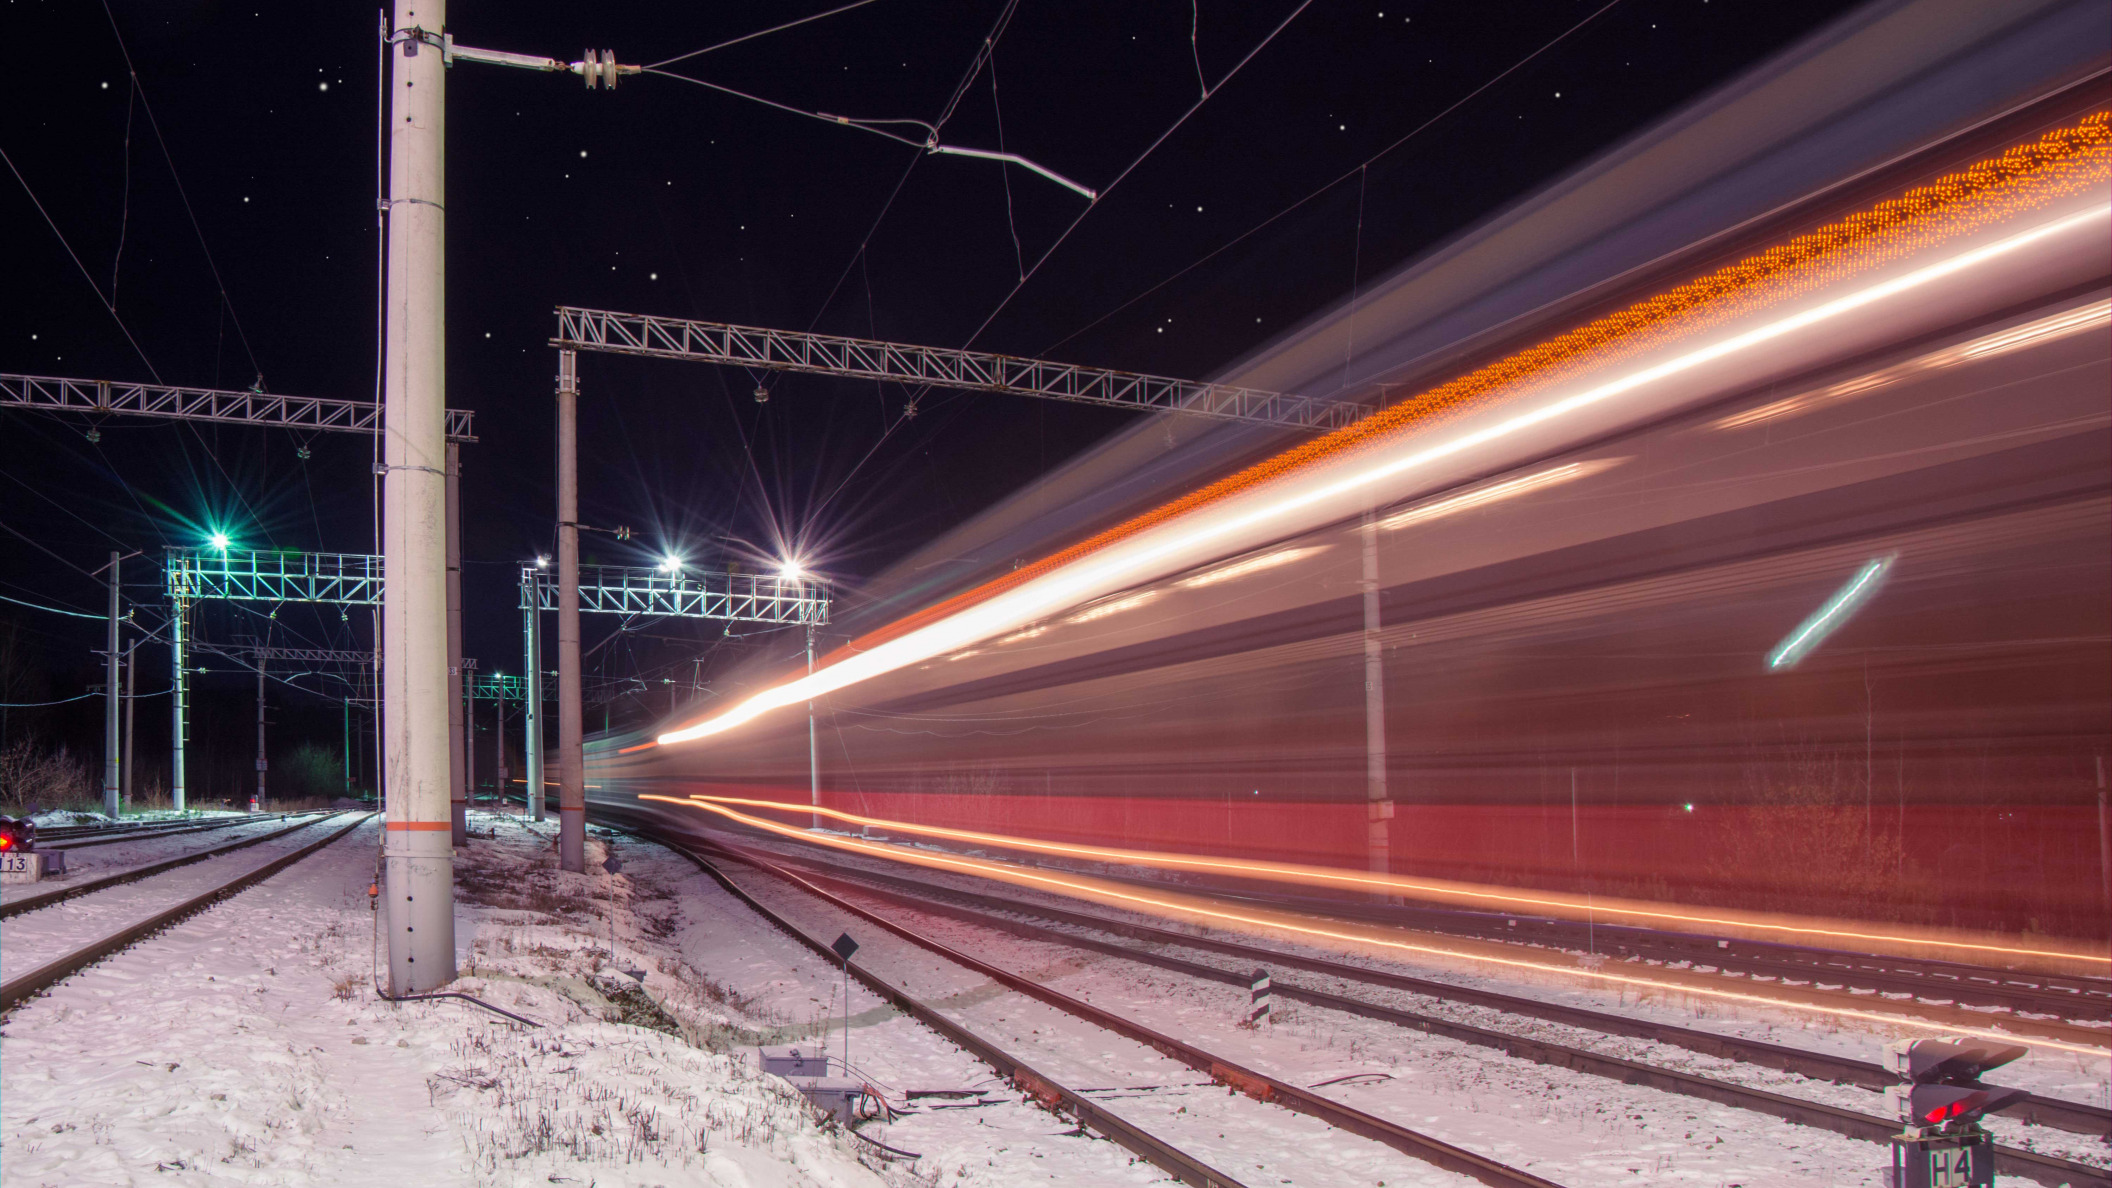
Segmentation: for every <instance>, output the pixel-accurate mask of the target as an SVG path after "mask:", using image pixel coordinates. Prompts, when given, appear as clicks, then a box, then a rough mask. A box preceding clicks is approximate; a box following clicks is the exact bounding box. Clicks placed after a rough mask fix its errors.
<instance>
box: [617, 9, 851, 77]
mask: <svg viewBox="0 0 2112 1188" xmlns="http://www.w3.org/2000/svg"><path fill="white" fill-rule="evenodd" d="M873 3H877V0H852V2H851V3H849V4H844V5H839V6H837V7H835V8H831V9H828V10H826V11H824V12H817V13H813V14H811V15H809V16H803V17H800V18H799V19H797V20H791V21H786V22H784V23H783V24H781V25H772V26H770V27H769V28H767V29H758V30H756V31H755V32H753V33H743V34H741V35H740V36H739V37H734V38H730V39H728V40H726V41H721V42H718V43H717V44H715V45H707V46H705V47H704V48H703V49H696V50H691V51H689V52H688V53H686V54H676V55H675V56H674V57H672V58H662V59H660V60H659V61H658V62H654V63H652V64H650V65H648V66H647V67H646V69H647V70H657V69H659V68H660V67H662V66H672V65H674V64H675V63H677V62H681V61H686V60H688V59H690V58H695V57H698V56H701V55H703V54H709V53H716V52H718V51H719V50H722V49H726V48H727V47H729V46H735V45H739V44H741V43H742V42H744V41H754V40H755V39H756V38H758V37H768V36H769V35H771V34H772V33H782V32H784V31H785V30H787V29H794V28H797V27H799V26H801V25H805V24H810V23H812V22H814V21H819V20H823V19H825V18H828V17H832V16H835V15H837V14H838V13H845V12H849V11H851V10H852V9H854V8H864V7H865V6H866V5H868V4H873Z"/></svg>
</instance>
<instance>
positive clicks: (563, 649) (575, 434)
mask: <svg viewBox="0 0 2112 1188" xmlns="http://www.w3.org/2000/svg"><path fill="white" fill-rule="evenodd" d="M579 665H580V657H579V355H578V354H577V353H576V352H573V351H559V352H558V353H557V836H558V843H557V853H558V864H559V865H560V866H562V867H563V868H564V869H566V870H569V871H575V872H584V871H585V870H586V869H587V764H586V746H585V742H586V731H585V727H584V724H583V723H582V722H581V721H580V712H581V706H580V672H579Z"/></svg>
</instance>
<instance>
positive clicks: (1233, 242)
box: [1041, 0, 1621, 354]
mask: <svg viewBox="0 0 2112 1188" xmlns="http://www.w3.org/2000/svg"><path fill="white" fill-rule="evenodd" d="M1620 2H1621V0H1608V3H1606V4H1605V5H1603V6H1601V7H1599V8H1598V9H1596V10H1594V11H1593V12H1592V13H1591V14H1590V15H1589V16H1586V17H1585V18H1584V19H1583V20H1581V21H1578V22H1577V23H1576V24H1574V25H1571V26H1570V27H1569V28H1567V29H1564V30H1563V31H1562V32H1560V33H1558V34H1556V35H1555V37H1554V38H1553V39H1552V40H1550V41H1548V42H1547V43H1546V44H1545V45H1542V46H1541V47H1540V48H1539V49H1536V50H1534V51H1533V52H1532V53H1529V54H1527V55H1526V56H1524V57H1522V58H1520V59H1518V60H1517V61H1516V62H1513V63H1511V64H1510V66H1508V67H1506V68H1505V69H1504V70H1503V71H1501V72H1500V73H1498V74H1496V75H1495V76H1494V77H1492V78H1490V79H1489V80H1488V81H1487V82H1484V83H1482V84H1481V85H1480V86H1478V87H1475V88H1474V89H1473V90H1471V91H1469V92H1467V93H1466V94H1465V95H1462V96H1460V97H1459V98H1458V99H1455V100H1453V102H1452V103H1451V105H1450V106H1448V107H1446V108H1445V109H1444V110H1443V111H1440V112H1438V113H1437V114H1436V115H1434V116H1431V117H1430V118H1429V119H1427V120H1424V121H1423V122H1422V123H1420V124H1417V125H1416V126H1415V127H1414V128H1412V129H1410V130H1409V132H1408V134H1407V135H1405V136H1402V137H1400V138H1399V139H1397V140H1395V141H1394V142H1393V143H1392V144H1389V145H1387V146H1386V147H1385V148H1382V149H1380V150H1379V151H1378V152H1376V153H1373V154H1372V155H1371V156H1369V157H1367V158H1365V159H1364V160H1363V161H1362V162H1360V163H1359V164H1358V165H1356V166H1355V167H1354V168H1352V169H1350V170H1348V171H1347V172H1345V173H1343V174H1342V175H1341V176H1339V177H1336V178H1334V179H1333V180H1331V181H1328V182H1326V183H1325V184H1323V185H1322V186H1320V188H1319V189H1316V190H1314V191H1313V192H1312V193H1310V194H1307V195H1306V196H1305V197H1303V198H1300V199H1299V200H1298V201H1296V202H1293V203H1291V204H1290V205H1289V206H1286V207H1284V208H1283V209H1282V210H1279V211H1277V212H1276V213H1275V214H1272V215H1270V216H1269V217H1268V218H1266V219H1263V220H1262V221H1261V222H1259V223H1256V224H1254V225H1253V226H1252V227H1249V228H1247V229H1246V230H1245V231H1242V232H1240V233H1239V234H1238V235H1235V236H1233V237H1232V238H1230V239H1228V240H1226V241H1225V242H1223V243H1221V244H1219V245H1218V246H1217V247H1215V248H1213V249H1211V250H1210V251H1209V252H1208V253H1207V254H1205V255H1203V256H1201V257H1199V258H1198V259H1196V260H1195V261H1194V262H1193V263H1191V264H1188V265H1187V266H1186V267H1184V268H1182V269H1181V270H1180V271H1178V272H1175V273H1173V274H1171V275H1169V276H1167V277H1166V278H1165V279H1163V280H1161V281H1159V282H1158V283H1157V284H1155V285H1153V286H1151V287H1150V288H1148V289H1145V290H1144V291H1143V292H1141V293H1138V294H1137V295H1136V296H1134V297H1131V298H1130V299H1129V300H1127V301H1125V302H1123V303H1122V304H1120V305H1117V306H1116V307H1114V308H1113V309H1111V310H1108V311H1107V312H1106V313H1104V314H1101V315H1100V316H1099V317H1097V318H1094V319H1093V320H1092V321H1090V322H1087V323H1086V324H1085V325H1083V326H1080V327H1079V328H1078V329H1076V330H1073V331H1071V332H1070V333H1069V334H1066V335H1064V336H1063V337H1062V338H1059V339H1057V340H1056V341H1054V342H1052V343H1050V344H1048V345H1047V346H1046V347H1043V348H1042V350H1041V353H1042V354H1047V353H1048V352H1050V351H1053V350H1055V349H1056V348H1057V347H1060V346H1062V345H1063V344H1064V343H1067V342H1069V341H1071V340H1072V339H1074V338H1076V337H1078V336H1079V335H1081V334H1083V333H1085V332H1086V331H1088V330H1091V329H1092V328H1093V327H1095V326H1098V325H1099V324H1100V323H1102V322H1105V321H1106V320H1108V319H1109V318H1111V317H1114V316H1115V315H1116V314H1118V313H1121V312H1122V311H1123V310H1125V309H1128V308H1129V307H1130V306H1132V305H1135V304H1136V303H1137V302H1139V301H1142V300H1144V299H1145V298H1146V297H1149V296H1151V295H1152V294H1153V293H1156V292H1158V291H1159V290H1160V289H1163V288H1165V287H1166V286H1167V285H1170V284H1172V283H1173V282H1175V281H1177V280H1179V279H1181V278H1182V277H1184V276H1186V275H1188V274H1189V273H1191V272H1193V271H1195V270H1196V269H1198V268H1200V267H1202V266H1203V265H1205V264H1208V263H1209V262H1210V261H1212V260H1214V259H1216V258H1217V257H1219V256H1221V255H1223V254H1224V253H1225V252H1227V251H1229V250H1231V249H1232V248H1234V247H1237V246H1238V245H1239V244H1241V243H1243V242H1245V241H1246V240H1248V239H1249V238H1251V237H1253V236H1254V235H1255V234H1257V233H1259V232H1261V231H1264V230H1267V229H1268V228H1269V227H1270V226H1271V225H1273V224H1274V223H1275V222H1276V221H1277V220H1279V219H1281V218H1283V217H1284V216H1285V215H1288V214H1290V213H1291V212H1293V211H1295V210H1297V209H1298V208H1299V207H1301V206H1304V205H1305V204H1306V203H1308V202H1311V201H1312V200H1313V199H1315V198H1318V197H1319V196H1320V195H1322V194H1325V193H1327V192H1328V191H1329V190H1332V189H1334V188H1335V187H1336V186H1339V185H1341V184H1342V183H1343V182H1345V181H1348V180H1349V179H1350V178H1352V177H1356V176H1358V175H1359V174H1360V173H1362V172H1363V171H1364V170H1366V169H1369V168H1370V167H1371V166H1372V165H1374V164H1376V163H1377V162H1378V160H1379V158H1381V157H1384V156H1386V155H1387V154H1389V153H1391V152H1393V150H1395V149H1397V148H1399V147H1401V146H1402V145H1404V144H1406V143H1408V142H1409V141H1411V140H1413V139H1415V138H1416V137H1417V136H1420V135H1422V134H1423V133H1424V132H1426V131H1428V130H1429V129H1430V128H1431V127H1432V126H1433V125H1435V124H1437V123H1438V121H1440V120H1442V119H1444V118H1445V117H1446V116H1448V115H1451V114H1452V113H1453V112H1455V111H1458V110H1459V109H1460V108H1462V107H1464V106H1466V105H1467V104H1468V103H1469V102H1471V101H1473V99H1474V98H1475V97H1476V96H1477V95H1480V94H1481V93H1482V92H1483V91H1486V90H1488V89H1489V88H1490V87H1493V86H1495V85H1496V84H1497V83H1500V82H1502V81H1503V80H1504V79H1506V78H1508V77H1510V76H1511V75H1512V74H1515V73H1517V71H1518V70H1519V69H1520V68H1521V67H1523V66H1525V65H1526V64H1527V63H1528V62H1531V61H1532V60H1533V59H1535V58H1537V57H1539V56H1540V55H1542V54H1544V53H1546V52H1547V51H1549V50H1551V49H1553V48H1555V47H1556V46H1557V45H1560V44H1561V43H1562V42H1564V41H1566V40H1568V39H1569V37H1570V35H1571V34H1573V33H1575V32H1576V31H1577V30H1579V29H1582V28H1583V27H1584V26H1586V25H1588V24H1590V23H1592V22H1593V21H1595V20H1598V19H1599V17H1601V16H1603V15H1604V14H1605V13H1606V11H1607V10H1608V9H1610V8H1612V7H1613V6H1614V5H1616V4H1619V3H1620Z"/></svg>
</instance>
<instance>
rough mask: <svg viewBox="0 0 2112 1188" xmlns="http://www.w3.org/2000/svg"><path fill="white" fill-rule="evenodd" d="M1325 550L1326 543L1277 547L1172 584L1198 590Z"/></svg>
mask: <svg viewBox="0 0 2112 1188" xmlns="http://www.w3.org/2000/svg"><path fill="white" fill-rule="evenodd" d="M1326 551H1327V546H1326V545H1306V546H1303V547H1300V548H1295V549H1277V550H1276V551H1275V552H1273V553H1263V554H1262V555H1260V556H1259V557H1247V558H1245V559H1243V560H1239V561H1234V562H1232V563H1231V564H1229V565H1220V566H1218V567H1217V568H1216V569H1206V570H1204V571H1203V572H1201V573H1199V574H1196V575H1195V576H1194V577H1191V578H1182V579H1181V580H1180V581H1177V582H1175V583H1174V585H1176V586H1179V587H1180V588H1181V589H1183V590H1200V589H1202V588H1203V587H1205V586H1214V585H1216V584H1218V583H1219V582H1229V581H1234V580H1236V579H1238V578H1243V577H1246V576H1247V575H1249V574H1255V573H1260V572H1262V571H1263V570H1268V569H1274V568H1276V567H1277V566H1279V565H1289V564H1290V563H1291V562H1293V561H1303V560H1304V559H1306V558H1307V557H1310V556H1312V555H1313V554H1315V553H1324V552H1326Z"/></svg>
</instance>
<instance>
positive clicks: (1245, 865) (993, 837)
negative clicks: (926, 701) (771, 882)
mask: <svg viewBox="0 0 2112 1188" xmlns="http://www.w3.org/2000/svg"><path fill="white" fill-rule="evenodd" d="M655 799H662V798H659V797H656V798H655ZM689 800H691V801H695V802H698V803H706V804H737V805H743V806H746V807H749V808H766V809H772V810H775V811H778V812H787V813H798V814H799V815H801V816H809V815H816V814H818V815H820V816H825V817H832V818H834V819H836V820H838V821H843V822H847V823H849V824H852V825H859V826H866V827H872V828H879V829H887V830H892V831H896V832H901V833H917V834H923V835H924V836H926V837H943V838H948V839H950V840H953V841H964V842H973V843H976V844H978V845H991V846H1003V847H1005V848H1006V849H1012V850H1029V851H1033V852H1035V853H1041V854H1057V855H1063V856H1067V857H1075V858H1090V859H1093V860H1095V861H1100V862H1120V863H1129V864H1132V865H1137V866H1155V867H1158V868H1160V869H1163V870H1194V871H1209V872H1215V873H1220V874H1229V875H1234V876H1237V877H1240V878H1259V879H1264V880H1271V881H1277V882H1289V883H1308V884H1320V885H1326V886H1339V887H1348V888H1352V889H1356V890H1362V891H1389V892H1413V893H1417V894H1419V895H1423V896H1430V897H1438V898H1444V899H1452V900H1464V901H1467V902H1470V903H1482V904H1488V905H1494V906H1524V907H1531V908H1552V909H1557V910H1559V911H1562V912H1565V913H1576V914H1578V915H1582V914H1584V913H1586V912H1592V913H1596V914H1597V915H1600V916H1626V917H1634V918H1639V919H1648V920H1662V921H1670V922H1676V923H1680V924H1710V925H1716V926H1720V927H1727V928H1747V929H1757V930H1763V931H1768V932H1777V933H1787V934H1793V935H1799V936H1823V937H1832V938H1835V939H1840V940H1858V941H1870V942H1876V943H1886V944H1897V945H1906V946H1913V945H1936V946H1942V947H1945V948H1951V949H1967V950H1972V951H1974V952H1981V953H2000V954H2004V955H2008V956H2019V957H2050V958H2054V959H2057V960H2062V961H2078V960H2082V961H2088V960H2096V959H2097V957H2096V955H2095V954H2080V953H2063V952H2059V951H2056V950H2050V949H2027V948H2021V947H2013V946H2006V945H1993V944H1981V943H1975V942H1970V941H1946V940H1936V939H1932V938H1925V937H1914V936H1895V935H1890V934H1886V933H1880V932H1859V931H1856V930H1853V929H1847V928H1821V927H1816V926H1805V925H1794V924H1772V923H1766V922H1762V921H1754V920H1741V919H1737V918H1733V917H1725V916H1708V915H1701V914H1698V913H1694V912H1681V911H1672V910H1668V909H1664V908H1655V907H1624V906H1620V903H1621V901H1618V900H1614V901H1609V900H1605V899H1596V898H1595V899H1593V900H1592V901H1591V902H1590V903H1587V902H1585V901H1584V900H1582V899H1571V898H1566V897H1563V896H1560V895H1554V894H1548V893H1541V894H1525V893H1521V892H1512V891H1491V890H1482V889H1478V888H1473V887H1470V886H1463V885H1461V884H1457V883H1448V882H1439V881H1433V880H1418V879H1404V878H1399V877H1396V876H1393V875H1375V874H1367V873H1364V872H1361V871H1351V870H1339V869H1336V868H1333V867H1326V866H1306V865H1302V864H1299V863H1289V862H1280V863H1279V862H1253V861H1248V860H1245V859H1235V858H1217V857H1210V856H1203V855H1193V854H1174V853H1167V852H1165V851H1161V850H1120V849H1114V848H1111V847H1107V846H1086V845H1076V844H1071V843H1065V842H1048V841H1041V840H1039V839H1037V838H1030V837H1013V836H1011V835H1009V834H1003V833H980V832H977V831H975V830H971V829H948V828H945V827H943V826H938V825H917V824H913V823H911V822H908V821H892V820H888V819H887V818H884V817H861V816H859V815H857V814H856V813H846V812H843V811H841V810H838V809H832V808H823V807H821V806H819V805H807V804H799V805H792V804H782V803H779V802H778V801H775V800H750V799H744V798H742V797H738V796H706V795H704V794H702V793H695V792H693V793H691V794H690V796H689ZM669 803H670V804H680V803H683V802H682V801H669Z"/></svg>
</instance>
